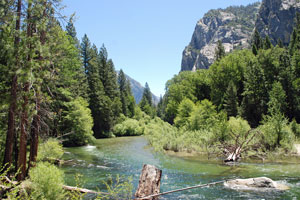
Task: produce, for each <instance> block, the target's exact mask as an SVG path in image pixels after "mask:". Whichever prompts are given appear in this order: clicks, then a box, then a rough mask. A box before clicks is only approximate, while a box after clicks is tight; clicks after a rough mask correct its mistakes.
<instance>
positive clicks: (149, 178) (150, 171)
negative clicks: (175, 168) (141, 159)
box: [135, 165, 162, 200]
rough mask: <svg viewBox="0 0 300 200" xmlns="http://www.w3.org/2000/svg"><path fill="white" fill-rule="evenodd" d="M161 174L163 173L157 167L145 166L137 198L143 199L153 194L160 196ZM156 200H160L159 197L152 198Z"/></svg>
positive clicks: (136, 194)
mask: <svg viewBox="0 0 300 200" xmlns="http://www.w3.org/2000/svg"><path fill="white" fill-rule="evenodd" d="M161 174H162V171H161V170H159V169H157V168H156V167H155V166H153V165H144V166H143V170H142V174H141V176H140V180H139V186H138V189H137V191H136V193H135V197H137V198H143V197H146V196H149V195H152V194H158V193H159V192H160V179H161ZM156 199H158V197H152V198H151V200H156Z"/></svg>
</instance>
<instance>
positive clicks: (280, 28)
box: [255, 0, 300, 45]
mask: <svg viewBox="0 0 300 200" xmlns="http://www.w3.org/2000/svg"><path fill="white" fill-rule="evenodd" d="M297 12H300V1H299V0H263V2H262V5H261V7H260V10H259V13H258V16H257V20H256V23H255V26H256V28H257V30H258V32H259V33H260V35H261V36H262V37H265V36H266V35H268V36H269V37H270V39H271V42H272V43H273V44H276V43H277V41H278V40H279V39H281V41H282V42H283V43H284V44H285V45H287V44H288V43H289V41H290V35H291V33H292V31H293V27H294V24H295V17H296V13H297Z"/></svg>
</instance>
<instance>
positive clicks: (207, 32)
mask: <svg viewBox="0 0 300 200" xmlns="http://www.w3.org/2000/svg"><path fill="white" fill-rule="evenodd" d="M259 6H260V3H255V4H251V5H249V6H231V7H228V8H226V9H217V10H210V11H209V12H208V13H206V14H205V15H204V17H203V18H202V19H200V20H199V21H198V22H197V24H196V27H195V31H194V33H193V36H192V39H191V42H190V44H189V45H188V46H187V47H186V48H185V50H184V51H183V58H182V63H181V71H186V70H196V69H207V68H208V67H209V66H210V65H211V64H212V63H213V61H214V55H215V48H216V46H217V42H218V40H220V41H221V42H222V43H223V46H224V48H225V51H226V52H230V51H232V50H233V49H235V48H246V47H248V46H249V42H250V37H251V34H252V31H253V29H254V25H255V18H256V16H255V15H256V13H257V12H258V10H259Z"/></svg>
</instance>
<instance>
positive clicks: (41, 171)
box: [29, 162, 66, 200]
mask: <svg viewBox="0 0 300 200" xmlns="http://www.w3.org/2000/svg"><path fill="white" fill-rule="evenodd" d="M29 177H30V180H31V182H32V186H31V187H32V194H31V196H32V198H33V199H47V200H48V199H49V200H57V199H58V200H59V199H65V198H66V197H65V192H64V191H63V188H62V186H63V183H64V180H63V172H62V171H61V170H60V169H58V168H57V167H55V166H54V165H51V164H49V163H43V162H41V163H38V164H37V166H36V167H34V168H32V169H31V170H30V171H29Z"/></svg>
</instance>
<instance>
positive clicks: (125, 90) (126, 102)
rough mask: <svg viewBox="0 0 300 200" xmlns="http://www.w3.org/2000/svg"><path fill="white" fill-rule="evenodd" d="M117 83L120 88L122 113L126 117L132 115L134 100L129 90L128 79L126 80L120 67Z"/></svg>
mask: <svg viewBox="0 0 300 200" xmlns="http://www.w3.org/2000/svg"><path fill="white" fill-rule="evenodd" d="M118 84H119V90H120V100H121V104H122V113H123V114H124V115H125V116H127V117H133V116H134V113H135V100H134V97H133V95H132V92H131V87H130V81H129V80H127V78H126V76H125V74H124V72H123V70H122V69H121V70H120V72H119V75H118Z"/></svg>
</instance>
